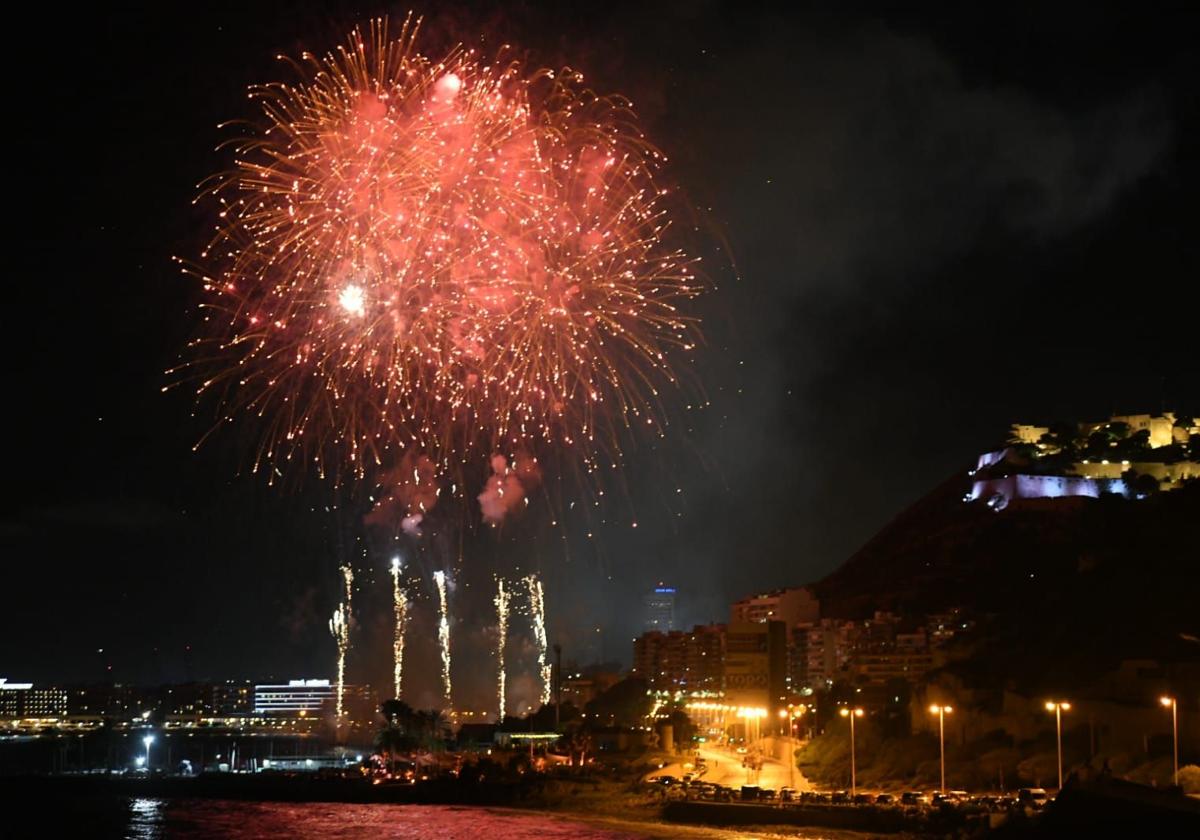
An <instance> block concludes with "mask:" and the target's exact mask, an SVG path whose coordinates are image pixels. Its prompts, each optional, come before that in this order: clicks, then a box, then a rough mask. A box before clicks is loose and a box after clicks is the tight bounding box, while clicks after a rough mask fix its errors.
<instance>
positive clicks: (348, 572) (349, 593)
mask: <svg viewBox="0 0 1200 840" xmlns="http://www.w3.org/2000/svg"><path fill="white" fill-rule="evenodd" d="M341 571H342V583H343V585H344V590H343V600H342V603H340V604H338V607H337V609H335V610H334V611H333V618H331V619H329V632H330V633H332V634H333V639H334V641H335V642H336V643H337V652H338V655H337V725H338V726H341V725H342V711H343V707H344V701H345V696H346V652H347V651H348V650H349V649H350V602H351V598H352V597H353V589H354V570H353V569H351V568H350V566H349V565H348V564H347V565H345V566H342V569H341Z"/></svg>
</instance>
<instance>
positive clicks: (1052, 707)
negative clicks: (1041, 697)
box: [1046, 700, 1071, 791]
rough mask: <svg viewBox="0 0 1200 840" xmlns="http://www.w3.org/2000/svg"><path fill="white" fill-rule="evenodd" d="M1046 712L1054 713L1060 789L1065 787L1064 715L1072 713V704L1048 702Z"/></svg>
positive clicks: (1056, 701)
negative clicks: (1063, 756) (1063, 770)
mask: <svg viewBox="0 0 1200 840" xmlns="http://www.w3.org/2000/svg"><path fill="white" fill-rule="evenodd" d="M1046 711H1048V712H1054V726H1055V730H1056V731H1057V733H1058V789H1059V790H1060V791H1061V790H1062V786H1063V777H1062V713H1063V712H1069V711H1071V704H1070V703H1067V702H1066V701H1064V700H1047V701H1046Z"/></svg>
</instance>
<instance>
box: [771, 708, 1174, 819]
mask: <svg viewBox="0 0 1200 840" xmlns="http://www.w3.org/2000/svg"><path fill="white" fill-rule="evenodd" d="M1159 702H1160V703H1161V704H1162V705H1163V706H1165V707H1167V708H1169V709H1170V710H1171V735H1172V739H1173V741H1174V777H1173V778H1174V784H1175V785H1178V784H1179V702H1178V700H1177V699H1176V698H1175V697H1160V698H1159ZM1070 710H1071V704H1070V703H1068V702H1067V701H1066V700H1047V701H1046V711H1048V712H1054V724H1055V733H1056V740H1057V742H1058V789H1059V790H1062V786H1063V749H1062V713H1063V712H1069V711H1070ZM953 711H954V709H953V708H952V707H950V706H946V705H942V704H938V703H935V704H933V705H932V706H930V707H929V713H930V714H934V715H937V716H938V755H939V761H940V764H941V792H942V793H945V792H946V715H948V714H951V713H953ZM779 714H780V717H783V715H784V713H783V712H782V711H781V712H780V713H779ZM838 714H839V715H841V716H842V717H844V718H849V720H850V795H851V796H854V795H855V792H856V789H857V781H858V780H857V778H856V775H857V774H856V767H855V757H854V719H855V718H860V717H862V716H863V714H864V712H863V710H862V709H861V708H857V707H856V708H853V709H849V708H844V707H843V708H841V709H839V710H838Z"/></svg>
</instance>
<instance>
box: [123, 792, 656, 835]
mask: <svg viewBox="0 0 1200 840" xmlns="http://www.w3.org/2000/svg"><path fill="white" fill-rule="evenodd" d="M130 811H131V813H130V821H129V829H128V832H127V833H126V835H125V836H126V838H127V840H160V838H176V837H180V838H202V837H223V838H230V840H243V838H244V840H249V838H259V837H271V836H274V837H293V838H317V837H320V838H345V840H358V839H359V838H364V840H365V838H371V840H377V838H398V839H399V840H405V838H414V839H415V838H428V840H501V838H511V840H567V838H575V840H640V838H642V837H645V835H642V834H632V833H628V832H624V831H609V830H606V829H603V828H596V827H594V826H589V825H586V824H585V823H580V822H575V821H572V820H563V819H558V818H556V817H552V816H547V815H543V814H535V813H521V812H507V811H505V812H500V811H491V810H486V809H482V808H456V807H452V806H424V805H377V804H373V805H358V804H348V803H333V802H304V803H292V802H232V801H224V800H196V799H193V800H176V801H172V802H169V803H167V802H164V801H163V800H159V799H135V800H133V801H132V803H131V806H130Z"/></svg>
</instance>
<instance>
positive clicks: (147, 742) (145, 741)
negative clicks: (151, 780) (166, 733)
mask: <svg viewBox="0 0 1200 840" xmlns="http://www.w3.org/2000/svg"><path fill="white" fill-rule="evenodd" d="M142 743H143V744H145V745H146V770H147V772H149V770H150V745H151V744H153V743H154V736H153V735H147V736H146V737H145V738H143V739H142Z"/></svg>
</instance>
